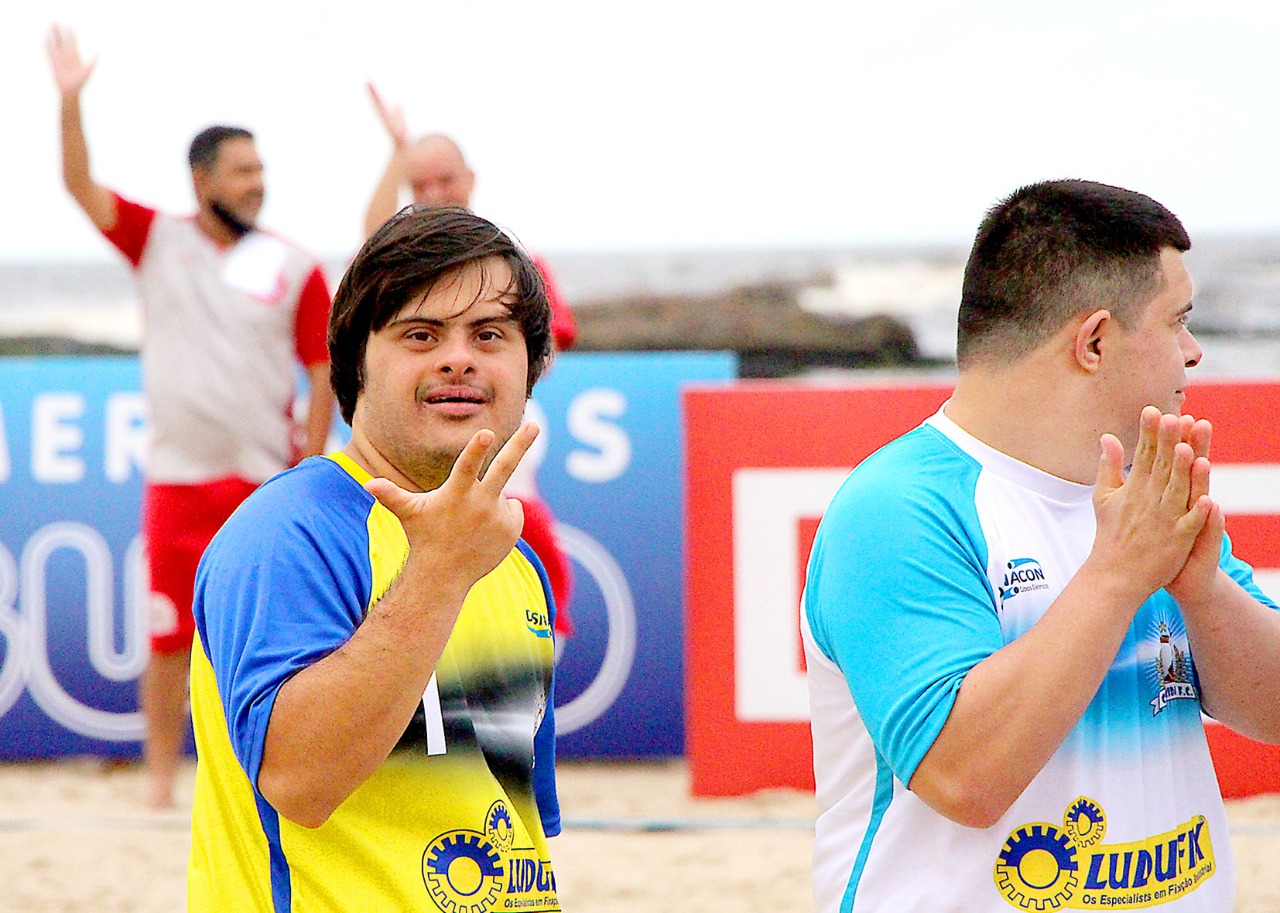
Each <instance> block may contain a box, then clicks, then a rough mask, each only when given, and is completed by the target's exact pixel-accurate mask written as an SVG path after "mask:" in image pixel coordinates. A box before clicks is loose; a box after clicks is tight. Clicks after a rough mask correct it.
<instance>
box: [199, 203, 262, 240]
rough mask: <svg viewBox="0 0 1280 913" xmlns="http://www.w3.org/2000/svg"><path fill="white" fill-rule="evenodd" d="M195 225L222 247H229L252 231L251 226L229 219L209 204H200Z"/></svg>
mask: <svg viewBox="0 0 1280 913" xmlns="http://www.w3.org/2000/svg"><path fill="white" fill-rule="evenodd" d="M196 226H197V227H198V228H199V229H200V230H201V231H202V232H204V233H205V235H207V236H208V237H209V239H210V240H212V241H214V242H215V243H217V244H219V245H221V246H223V247H230V246H231V245H233V244H235V243H236V242H237V241H239V240H240V239H241V238H243V237H244V236H245V235H247V234H249V233H250V232H252V231H253V227H252V226H245V225H243V224H240V223H239V222H235V221H232V220H229V219H227V218H226V217H224V216H222V215H220V214H219V213H218V212H217V211H216V210H214V209H212V208H210V207H209V206H201V207H200V209H199V211H198V212H197V213H196Z"/></svg>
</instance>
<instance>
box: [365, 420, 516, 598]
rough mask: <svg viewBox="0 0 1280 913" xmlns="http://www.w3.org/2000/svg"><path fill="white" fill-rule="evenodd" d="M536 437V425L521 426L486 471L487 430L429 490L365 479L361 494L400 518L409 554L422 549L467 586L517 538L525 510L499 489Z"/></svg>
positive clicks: (490, 435) (489, 442)
mask: <svg viewBox="0 0 1280 913" xmlns="http://www.w3.org/2000/svg"><path fill="white" fill-rule="evenodd" d="M537 436H538V426H537V425H535V424H533V423H532V422H525V423H524V424H523V425H521V426H520V428H519V430H518V431H516V433H515V434H513V435H512V436H511V439H510V440H509V441H507V442H506V444H504V445H503V447H502V449H501V450H499V451H498V453H497V455H496V456H495V457H494V458H493V461H492V462H491V463H489V465H488V467H487V468H485V462H486V460H487V459H488V457H489V455H490V454H491V453H492V451H493V448H494V445H495V438H494V434H493V432H492V431H489V430H488V429H484V430H481V431H477V432H476V433H475V435H474V436H473V437H472V438H471V440H470V441H469V442H468V443H467V446H466V447H464V448H463V450H462V453H461V454H459V455H458V459H457V460H456V461H455V462H454V464H453V469H452V471H451V472H450V473H449V478H447V479H445V482H444V484H443V485H441V486H440V487H439V488H437V489H435V490H434V491H426V492H410V491H406V490H404V489H403V488H401V487H400V486H398V485H396V484H395V483H394V482H392V481H390V480H389V479H370V480H369V482H368V483H366V485H365V490H366V491H368V492H369V493H370V494H371V495H373V496H374V497H375V498H377V499H378V501H380V502H381V503H382V505H383V506H384V507H386V508H387V509H388V510H390V511H391V512H392V513H393V514H395V515H396V517H398V518H399V520H400V523H401V525H402V526H403V527H404V531H405V535H406V536H407V537H408V539H409V549H410V551H411V552H412V551H413V550H415V549H421V550H424V554H429V555H430V556H431V559H432V560H433V561H434V562H438V563H439V565H440V567H441V568H442V569H444V570H447V572H448V573H450V574H457V575H458V576H459V578H460V579H462V580H463V581H464V582H465V583H466V585H467V586H468V587H469V586H470V585H471V584H472V583H474V582H475V581H477V580H479V579H480V578H481V577H483V576H484V575H485V574H487V573H489V572H490V571H491V570H493V569H494V568H495V567H497V566H498V564H499V563H500V562H501V561H502V559H503V558H505V557H506V556H507V554H508V553H509V552H510V551H511V549H512V548H513V547H514V546H515V544H516V540H517V539H518V538H519V537H520V532H521V530H522V529H523V528H524V508H523V507H522V506H521V504H520V502H519V501H517V500H515V499H514V498H508V497H506V496H505V495H503V493H502V489H503V487H504V486H505V485H506V484H507V480H508V479H510V478H511V474H512V473H513V472H515V468H516V466H517V465H518V464H519V463H520V460H521V458H522V457H523V456H524V455H525V453H527V452H528V450H529V447H530V445H531V444H532V443H533V441H534V439H535V438H536V437H537Z"/></svg>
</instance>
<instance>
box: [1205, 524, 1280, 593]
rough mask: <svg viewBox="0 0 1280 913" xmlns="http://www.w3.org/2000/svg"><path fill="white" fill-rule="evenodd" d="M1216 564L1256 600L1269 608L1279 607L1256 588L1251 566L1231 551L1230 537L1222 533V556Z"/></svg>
mask: <svg viewBox="0 0 1280 913" xmlns="http://www.w3.org/2000/svg"><path fill="white" fill-rule="evenodd" d="M1218 566H1219V567H1221V568H1222V569H1223V570H1224V571H1226V572H1227V575H1228V576H1229V577H1230V578H1231V579H1232V580H1234V581H1235V582H1236V583H1238V584H1240V586H1242V587H1244V590H1245V592H1247V593H1248V594H1249V595H1250V596H1252V597H1253V598H1254V599H1256V600H1258V602H1260V603H1262V604H1263V605H1265V606H1270V607H1271V608H1273V609H1275V608H1280V607H1278V606H1277V605H1276V603H1275V600H1273V599H1272V598H1271V597H1270V596H1268V595H1267V594H1266V593H1264V592H1262V590H1260V589H1259V588H1258V585H1257V584H1256V583H1254V582H1253V568H1252V567H1250V566H1249V565H1248V564H1246V563H1245V562H1243V561H1241V560H1240V559H1239V558H1237V557H1236V556H1235V555H1233V554H1232V553H1231V537H1230V536H1226V535H1224V536H1223V537H1222V557H1221V558H1220V559H1219V561H1218Z"/></svg>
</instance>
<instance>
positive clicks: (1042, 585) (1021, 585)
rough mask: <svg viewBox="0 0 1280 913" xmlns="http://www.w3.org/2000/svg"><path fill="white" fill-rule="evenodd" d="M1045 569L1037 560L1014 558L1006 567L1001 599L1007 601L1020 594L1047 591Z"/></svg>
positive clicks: (1001, 587)
mask: <svg viewBox="0 0 1280 913" xmlns="http://www.w3.org/2000/svg"><path fill="white" fill-rule="evenodd" d="M1048 588H1049V584H1048V582H1047V581H1046V580H1045V576H1044V568H1043V567H1041V566H1040V562H1039V561H1037V560H1036V559H1035V558H1014V559H1013V560H1012V561H1010V562H1009V563H1008V564H1006V565H1005V566H1004V582H1003V583H1002V584H1000V598H1001V600H1004V601H1007V600H1010V599H1012V598H1013V597H1015V596H1017V595H1018V594H1020V593H1030V592H1032V591H1033V590H1047V589H1048Z"/></svg>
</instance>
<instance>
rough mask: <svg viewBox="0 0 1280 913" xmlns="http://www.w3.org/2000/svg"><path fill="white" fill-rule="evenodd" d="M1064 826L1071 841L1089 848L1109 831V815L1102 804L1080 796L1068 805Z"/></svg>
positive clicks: (1081, 846)
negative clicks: (1103, 809)
mask: <svg viewBox="0 0 1280 913" xmlns="http://www.w3.org/2000/svg"><path fill="white" fill-rule="evenodd" d="M1062 828H1063V830H1065V831H1066V832H1067V835H1068V836H1069V837H1071V842H1072V843H1074V844H1075V845H1076V846H1077V847H1079V848H1080V849H1082V850H1084V849H1088V848H1089V847H1091V846H1093V845H1094V844H1095V843H1097V842H1098V841H1100V840H1101V839H1102V838H1103V836H1105V835H1106V833H1107V816H1106V814H1105V813H1104V812H1103V811H1102V806H1101V805H1099V804H1098V803H1097V802H1094V801H1093V800H1092V799H1090V798H1089V797H1088V796H1080V797H1079V798H1077V799H1076V800H1075V801H1074V802H1072V803H1071V804H1070V805H1068V806H1067V813H1066V814H1065V815H1063V816H1062Z"/></svg>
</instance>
